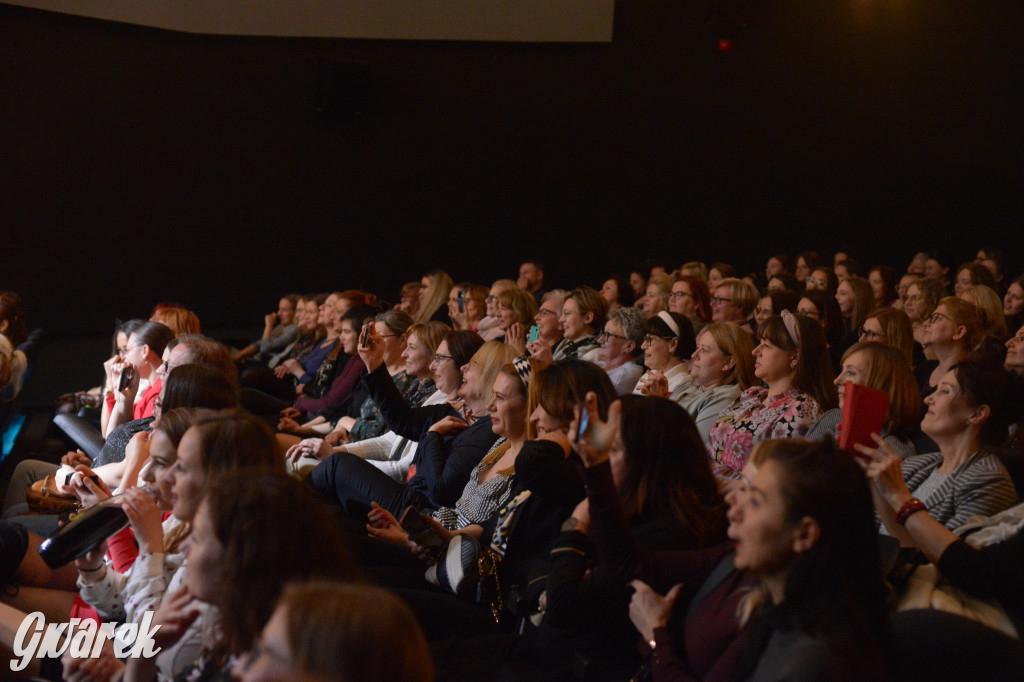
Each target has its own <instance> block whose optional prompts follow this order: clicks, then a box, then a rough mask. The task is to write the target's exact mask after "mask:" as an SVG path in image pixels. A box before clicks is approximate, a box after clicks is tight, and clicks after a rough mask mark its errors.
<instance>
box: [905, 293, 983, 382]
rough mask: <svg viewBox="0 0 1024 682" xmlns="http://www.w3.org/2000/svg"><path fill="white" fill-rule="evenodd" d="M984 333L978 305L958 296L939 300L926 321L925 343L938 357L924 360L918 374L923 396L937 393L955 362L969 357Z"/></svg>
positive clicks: (925, 346)
mask: <svg viewBox="0 0 1024 682" xmlns="http://www.w3.org/2000/svg"><path fill="white" fill-rule="evenodd" d="M981 334H982V325H981V315H980V314H979V313H978V308H977V307H975V306H974V305H972V304H970V303H968V302H967V301H964V300H961V299H959V298H956V297H955V296H947V297H946V298H944V299H942V300H941V301H939V305H938V306H937V307H936V308H935V312H933V313H932V314H931V317H929V318H928V320H927V322H925V325H924V342H923V343H922V345H923V346H924V348H925V350H930V351H931V352H932V353H933V354H934V355H935V360H934V361H932V362H928V363H925V364H924V365H923V366H922V368H921V371H920V373H919V375H918V380H919V381H920V382H921V397H922V398H927V397H928V396H929V395H931V394H932V393H934V392H935V389H936V388H938V386H939V382H940V381H941V380H942V377H944V376H946V374H948V373H949V372H950V371H951V370H952V369H953V365H955V364H957V363H958V362H960V361H961V360H964V359H965V358H967V355H968V354H969V353H970V352H971V349H972V348H974V347H975V346H976V345H977V343H978V341H980V340H981Z"/></svg>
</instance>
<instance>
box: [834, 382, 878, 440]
mask: <svg viewBox="0 0 1024 682" xmlns="http://www.w3.org/2000/svg"><path fill="white" fill-rule="evenodd" d="M888 411H889V394H888V393H886V392H885V391H879V390H876V389H874V388H868V387H867V386H858V385H857V384H853V383H850V382H849V381H847V382H846V392H845V393H844V394H843V421H842V422H841V423H840V425H839V449H840V450H844V451H846V452H849V453H850V454H853V455H857V456H861V455H860V453H859V452H857V451H856V450H854V449H853V446H854V444H856V443H860V444H861V445H866V446H868V447H869V448H875V447H878V444H877V443H875V441H874V439H872V438H871V434H872V433H881V432H882V427H884V426H885V416H886V413H888Z"/></svg>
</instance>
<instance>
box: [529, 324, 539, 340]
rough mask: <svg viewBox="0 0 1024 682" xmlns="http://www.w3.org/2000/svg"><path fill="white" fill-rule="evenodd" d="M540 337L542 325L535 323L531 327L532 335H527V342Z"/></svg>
mask: <svg viewBox="0 0 1024 682" xmlns="http://www.w3.org/2000/svg"><path fill="white" fill-rule="evenodd" d="M539 338H540V327H538V326H537V325H533V326H532V327H530V335H529V336H527V337H526V342H527V343H534V342H535V341H536V340H537V339H539Z"/></svg>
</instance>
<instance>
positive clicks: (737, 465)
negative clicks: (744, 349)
mask: <svg viewBox="0 0 1024 682" xmlns="http://www.w3.org/2000/svg"><path fill="white" fill-rule="evenodd" d="M767 395H768V389H767V388H763V387H761V386H754V387H751V388H748V389H747V390H746V391H744V392H743V393H740V395H739V397H738V398H736V402H735V403H733V405H732V407H730V408H729V409H727V410H726V411H725V412H723V413H722V415H721V416H720V417H719V418H718V420H717V421H715V424H714V426H712V427H711V433H710V436H709V438H708V454H709V455H710V456H711V459H712V469H713V470H714V472H715V476H717V477H718V478H719V479H720V480H722V479H735V478H739V477H740V471H741V470H742V469H743V465H744V464H746V463H747V458H748V457H750V452H751V451H752V450H753V449H754V446H755V445H756V444H758V443H759V442H761V441H763V440H773V439H775V438H799V437H801V436H805V435H806V434H807V432H808V431H809V430H810V428H811V426H812V425H813V424H814V422H816V421H817V420H818V417H820V416H821V407H820V406H819V405H818V402H817V401H816V400H815V399H814V398H812V397H811V396H809V395H807V394H806V393H800V392H799V391H797V390H796V389H792V390H789V391H786V392H785V393H779V394H778V395H775V396H772V398H771V399H769V400H768V401H767V403H766V402H764V401H765V398H766V396H767Z"/></svg>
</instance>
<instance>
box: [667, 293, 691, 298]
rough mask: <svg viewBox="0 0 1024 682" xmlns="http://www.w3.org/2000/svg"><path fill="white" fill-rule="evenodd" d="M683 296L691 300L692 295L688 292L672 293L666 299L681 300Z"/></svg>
mask: <svg viewBox="0 0 1024 682" xmlns="http://www.w3.org/2000/svg"><path fill="white" fill-rule="evenodd" d="M683 296H689V297H690V298H693V294H691V293H690V292H689V291H673V292H672V293H671V294H669V295H668V297H669V298H671V299H677V298H682V297H683Z"/></svg>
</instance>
